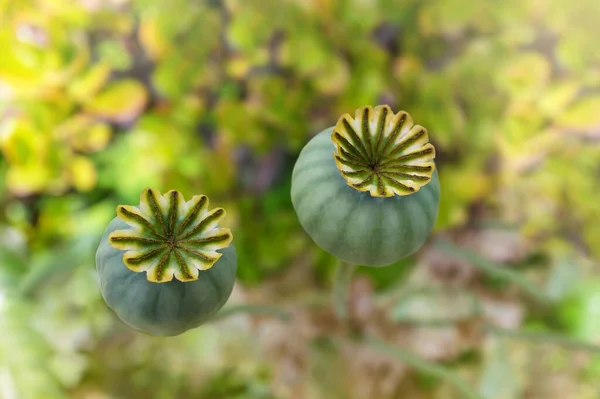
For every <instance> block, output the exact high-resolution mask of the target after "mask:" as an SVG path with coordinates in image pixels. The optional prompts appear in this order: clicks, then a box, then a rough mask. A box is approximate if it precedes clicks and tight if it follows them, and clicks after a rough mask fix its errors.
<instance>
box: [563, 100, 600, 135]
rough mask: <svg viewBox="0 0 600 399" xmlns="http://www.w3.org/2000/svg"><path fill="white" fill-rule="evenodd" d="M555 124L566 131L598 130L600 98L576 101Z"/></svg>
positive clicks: (599, 126)
mask: <svg viewBox="0 0 600 399" xmlns="http://www.w3.org/2000/svg"><path fill="white" fill-rule="evenodd" d="M556 124H557V125H558V126H560V127H564V128H568V129H591V128H600V96H593V97H585V98H582V99H581V100H579V101H577V102H576V103H575V104H573V105H572V106H570V107H569V108H567V109H566V110H565V112H564V113H563V114H562V115H561V116H560V117H559V118H558V119H557V121H556Z"/></svg>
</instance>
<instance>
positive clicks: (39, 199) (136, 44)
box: [0, 0, 600, 399]
mask: <svg viewBox="0 0 600 399" xmlns="http://www.w3.org/2000/svg"><path fill="white" fill-rule="evenodd" d="M599 29H600V2H598V1H597V0H553V1H547V0H503V1H487V0H426V1H422V0H194V1H192V0H187V1H186V0H171V1H160V0H0V154H1V156H0V335H1V338H0V398H1V399H30V398H31V399H54V398H86V399H105V398H107V399H108V398H126V399H129V398H199V399H219V398H227V399H255V398H256V399H287V398H293V399H305V398H306V399H313V398H314V399H337V398H340V399H346V398H347V399H419V398H423V399H429V398H435V399H438V398H442V399H446V398H448V399H451V398H465V397H475V398H477V397H478V398H483V399H520V398H527V399H529V398H532V399H533V398H535V399H554V398H556V399H598V398H600V266H599V264H598V259H599V258H600V202H599V200H598V198H600V50H599V48H598V36H599V34H600V30H599ZM377 104H389V105H390V106H391V107H392V108H393V109H394V110H395V111H399V110H406V111H408V112H409V113H410V114H411V115H412V116H413V118H414V120H415V121H416V123H418V124H421V125H423V126H425V127H426V128H427V129H428V130H429V134H430V137H431V139H432V141H433V143H434V144H435V146H436V148H437V152H438V156H437V159H436V162H437V166H438V170H439V176H440V183H441V187H442V197H441V204H440V210H439V218H438V221H437V226H436V229H435V232H434V234H433V235H432V236H431V237H430V239H429V241H428V243H427V245H426V246H425V247H423V248H422V249H421V250H420V251H419V252H418V253H417V254H415V255H414V256H411V257H410V258H408V259H405V260H403V261H401V262H400V263H398V264H396V265H393V266H390V267H386V268H381V269H373V268H365V267H363V268H360V269H359V272H358V274H357V276H356V277H355V280H354V283H353V285H352V287H351V292H350V294H351V295H350V301H349V306H350V315H351V329H352V330H354V331H359V332H363V333H368V334H370V335H371V336H374V337H378V338H379V339H381V341H383V342H386V343H387V344H386V345H389V347H388V348H386V349H385V350H382V348H381V347H378V346H377V345H371V344H369V343H363V342H356V341H349V340H347V339H346V336H347V326H342V325H341V324H340V323H339V322H338V321H337V320H336V318H335V316H334V314H333V312H332V310H331V306H330V289H331V282H332V274H333V270H334V267H335V263H336V260H335V259H334V258H333V257H332V256H330V255H328V254H326V253H325V252H323V251H322V250H320V249H319V248H318V247H316V246H315V245H314V244H313V243H312V242H311V241H310V239H309V237H308V236H307V235H306V234H305V233H304V231H303V230H302V228H301V227H300V224H299V222H298V220H297V218H296V216H295V213H294V211H293V208H292V205H291V201H290V195H289V192H290V178H291V170H292V167H293V165H294V162H295V159H296V158H297V156H298V154H299V152H300V150H301V149H302V147H303V146H304V145H305V143H306V142H308V140H309V139H310V138H311V137H312V136H313V135H314V134H316V133H318V132H319V131H321V130H323V129H325V128H327V127H330V126H332V125H334V124H335V122H336V121H337V119H338V117H339V116H341V115H342V114H343V113H346V112H349V113H353V112H354V110H355V109H356V108H358V107H360V106H363V105H377ZM148 186H150V187H153V188H156V189H158V190H160V191H161V192H166V191H167V190H169V189H176V190H179V191H181V192H182V193H183V194H184V196H185V197H186V198H188V197H190V196H192V195H193V194H206V195H208V196H209V198H210V200H211V205H212V206H220V207H224V208H225V209H226V210H227V212H228V216H227V218H226V220H225V224H226V225H227V227H231V228H232V229H233V232H234V243H235V246H236V248H237V251H238V256H239V272H238V281H237V283H236V287H235V289H234V293H233V295H232V297H231V299H230V301H229V303H228V304H227V305H226V308H225V310H224V312H228V309H230V310H229V312H230V315H229V316H228V317H226V316H227V314H226V313H225V314H223V317H221V318H220V319H218V320H215V321H214V322H211V323H209V324H207V325H205V326H202V327H201V328H198V329H196V330H192V331H190V332H187V333H185V334H183V335H181V336H179V337H176V338H168V339H164V338H162V339H161V338H153V337H149V336H146V335H143V334H140V333H136V332H135V331H133V330H131V329H129V328H127V327H126V326H125V325H123V324H122V323H121V322H120V321H119V320H118V319H117V318H116V317H115V316H114V314H113V313H112V312H111V311H110V309H108V308H107V307H106V305H105V303H104V302H103V300H102V297H101V295H100V290H99V286H98V280H97V275H96V271H95V266H94V255H95V251H96V248H97V246H98V243H99V239H100V236H101V234H102V233H103V231H104V228H105V227H106V225H107V224H108V222H109V221H110V220H111V219H112V218H113V217H114V216H115V208H116V206H117V205H118V204H138V203H139V195H140V192H141V190H142V189H143V188H145V187H148ZM244 306H251V307H246V308H244ZM261 306H267V307H269V308H265V309H271V310H272V309H273V308H272V307H274V306H276V307H277V311H276V312H272V311H271V312H266V313H265V312H261V311H260V310H261V308H260V307H261ZM235 309H238V312H235ZM239 309H247V310H252V311H253V313H243V312H239ZM265 309H263V310H265ZM283 316H287V317H283ZM390 347H391V348H397V349H398V351H395V350H391V349H390ZM461 387H462V388H461ZM469 391H470V394H469V393H468V392H469ZM468 395H471V396H468Z"/></svg>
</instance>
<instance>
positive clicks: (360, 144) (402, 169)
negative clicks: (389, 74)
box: [331, 105, 435, 197]
mask: <svg viewBox="0 0 600 399" xmlns="http://www.w3.org/2000/svg"><path fill="white" fill-rule="evenodd" d="M331 139H332V141H333V144H334V145H335V151H334V157H335V163H336V165H337V167H338V170H339V171H340V174H341V175H342V177H343V178H344V179H346V182H347V183H348V185H349V186H350V187H352V188H354V189H356V190H358V191H366V192H369V194H371V196H373V197H392V196H394V195H400V196H403V195H410V194H413V193H416V192H417V191H419V189H420V188H421V187H423V186H424V185H426V184H427V183H429V181H430V180H431V176H432V175H433V172H434V170H435V163H434V158H435V148H434V147H433V145H432V144H431V143H430V142H429V137H428V135H427V129H425V128H424V127H423V126H419V125H415V124H414V123H413V120H412V118H411V117H410V115H409V114H408V113H406V112H404V111H400V112H398V113H397V114H394V112H393V111H392V110H391V108H390V107H389V106H387V105H378V106H376V107H375V108H373V107H369V106H367V107H362V108H359V109H357V110H356V113H355V116H354V118H352V116H350V115H349V114H345V115H343V116H342V117H341V118H340V119H339V121H338V122H337V124H336V126H335V128H334V129H333V132H332V134H331Z"/></svg>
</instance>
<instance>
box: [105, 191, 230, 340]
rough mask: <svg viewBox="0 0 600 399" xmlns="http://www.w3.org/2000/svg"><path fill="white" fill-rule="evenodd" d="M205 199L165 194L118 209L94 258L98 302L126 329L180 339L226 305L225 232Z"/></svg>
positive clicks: (154, 193)
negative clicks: (181, 335) (130, 328)
mask: <svg viewBox="0 0 600 399" xmlns="http://www.w3.org/2000/svg"><path fill="white" fill-rule="evenodd" d="M224 216H225V211H224V210H223V209H222V208H216V209H212V210H209V209H208V198H207V197H206V196H204V195H198V196H194V197H193V198H192V199H191V200H190V201H187V202H186V201H185V200H184V198H183V196H182V195H181V194H180V193H179V192H177V191H175V190H171V191H169V192H168V193H166V194H165V195H161V194H160V193H159V192H158V191H156V190H153V189H146V190H144V191H143V192H142V195H141V199H140V205H139V207H134V206H127V205H119V206H118V207H117V217H116V218H114V219H113V220H112V221H111V222H110V224H109V225H108V227H107V228H106V231H105V233H104V235H103V237H102V240H101V242H100V245H99V247H98V250H97V252H96V269H97V270H98V273H99V276H100V288H101V292H102V297H103V298H104V300H105V302H106V303H107V305H108V306H109V307H110V308H111V309H112V310H113V311H114V312H115V313H116V314H117V316H118V317H119V318H120V319H121V320H122V321H123V322H124V323H125V324H127V325H129V326H130V327H132V328H134V329H136V330H140V331H142V332H146V333H148V334H151V335H158V336H173V335H179V334H181V333H183V332H185V331H187V330H189V329H191V328H195V327H198V326H199V325H201V324H203V323H204V322H206V321H207V320H209V319H210V318H211V317H212V316H214V315H215V314H216V313H217V312H218V311H219V310H220V309H221V308H222V307H223V305H224V304H225V302H226V301H227V299H229V296H230V295H231V292H232V290H233V285H234V283H235V275H236V270H237V256H236V252H235V248H234V247H233V246H232V245H231V241H232V240H233V236H232V234H231V231H230V230H229V229H226V228H220V227H219V226H218V223H219V221H220V220H221V219H222V218H223V217H224Z"/></svg>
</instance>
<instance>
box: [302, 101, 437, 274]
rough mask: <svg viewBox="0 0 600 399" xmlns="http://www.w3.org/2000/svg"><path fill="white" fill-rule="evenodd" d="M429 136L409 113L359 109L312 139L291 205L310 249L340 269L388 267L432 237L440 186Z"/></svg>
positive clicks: (367, 108) (305, 153) (303, 153)
mask: <svg viewBox="0 0 600 399" xmlns="http://www.w3.org/2000/svg"><path fill="white" fill-rule="evenodd" d="M434 158H435V149H434V148H433V145H431V143H429V137H428V133H427V130H426V129H425V128H423V127H422V126H419V125H414V123H413V121H412V119H411V117H410V116H409V115H408V114H407V113H406V112H403V111H401V112H399V113H397V114H394V113H393V112H392V110H391V109H390V108H389V107H388V106H385V105H384V106H377V107H375V108H372V107H362V108H360V109H358V110H357V111H356V114H355V117H354V118H352V117H351V116H350V115H348V114H346V115H344V116H342V117H341V118H340V120H339V121H338V123H337V124H336V126H334V127H331V128H329V129H326V130H324V131H322V132H321V133H319V134H317V135H316V136H315V137H313V138H312V139H311V140H310V141H309V142H308V144H307V145H306V146H305V147H304V148H303V149H302V151H301V153H300V156H299V157H298V160H297V161H296V165H295V166H294V171H293V175H292V189H291V197H292V204H293V206H294V209H295V210H296V214H297V215H298V218H299V220H300V224H301V225H302V227H303V228H304V230H305V231H306V232H307V233H308V235H309V236H310V237H311V238H312V239H313V241H314V242H315V243H316V244H317V245H318V246H320V247H321V248H322V249H324V250H325V251H327V252H329V253H331V254H332V255H334V256H336V257H337V258H339V259H340V260H342V261H345V262H347V263H351V264H357V265H365V266H387V265H390V264H392V263H395V262H397V261H398V260H400V259H402V258H404V257H406V256H408V255H410V254H412V253H414V252H415V251H416V250H418V249H419V248H420V247H421V246H422V245H423V244H424V243H425V241H426V239H427V237H428V236H429V234H430V233H431V231H432V229H433V227H434V225H435V222H436V219H437V213H438V205H439V198H440V186H439V180H438V175H437V170H436V168H435V163H434Z"/></svg>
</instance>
